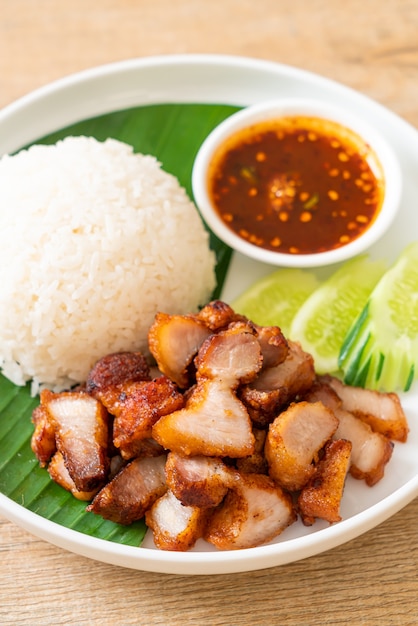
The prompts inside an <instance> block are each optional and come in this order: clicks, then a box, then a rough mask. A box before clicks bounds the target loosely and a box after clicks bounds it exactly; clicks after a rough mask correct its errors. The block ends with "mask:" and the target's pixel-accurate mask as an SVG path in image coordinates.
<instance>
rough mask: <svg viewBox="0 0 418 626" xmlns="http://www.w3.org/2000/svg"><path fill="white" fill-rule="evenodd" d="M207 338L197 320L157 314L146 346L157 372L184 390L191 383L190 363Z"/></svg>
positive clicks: (186, 316) (207, 333)
mask: <svg viewBox="0 0 418 626" xmlns="http://www.w3.org/2000/svg"><path fill="white" fill-rule="evenodd" d="M210 334H211V331H210V330H209V329H208V327H207V326H206V325H205V323H204V322H203V321H201V320H199V319H197V317H196V316H193V315H168V314H167V313H157V315H156V316H155V320H154V323H153V324H152V326H151V328H150V330H149V332H148V343H149V348H150V351H151V354H152V355H153V357H154V358H155V360H156V362H157V365H158V367H159V369H160V371H161V372H162V373H163V374H165V375H166V376H168V377H169V378H170V379H171V380H172V381H174V382H175V383H176V384H177V385H178V386H179V387H180V388H182V389H185V388H187V387H188V386H189V385H190V384H191V382H192V381H193V380H194V372H191V371H190V370H191V369H192V367H191V366H192V361H193V359H194V357H195V356H196V354H197V352H198V350H199V348H200V346H201V345H202V343H203V342H204V340H205V339H206V338H207V337H209V335H210Z"/></svg>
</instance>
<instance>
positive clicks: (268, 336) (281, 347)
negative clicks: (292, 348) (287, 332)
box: [255, 325, 289, 370]
mask: <svg viewBox="0 0 418 626" xmlns="http://www.w3.org/2000/svg"><path fill="white" fill-rule="evenodd" d="M255 328H256V332H257V339H258V341H259V343H260V347H261V354H262V355H263V370H265V369H268V368H269V367H276V365H280V363H283V361H284V360H285V359H286V357H287V356H288V354H289V344H288V342H287V339H286V338H285V336H284V335H283V333H282V331H281V330H280V328H279V327H278V326H257V325H256V326H255Z"/></svg>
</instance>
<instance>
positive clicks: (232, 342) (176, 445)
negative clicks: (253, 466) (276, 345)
mask: <svg viewBox="0 0 418 626" xmlns="http://www.w3.org/2000/svg"><path fill="white" fill-rule="evenodd" d="M195 361H196V365H197V383H196V385H195V387H194V388H193V389H192V390H191V392H190V394H188V396H187V400H186V406H185V407H184V408H183V409H181V410H180V411H175V412H174V413H170V414H169V415H165V416H163V417H161V419H160V420H159V421H158V422H157V423H156V424H155V426H154V427H153V431H152V432H153V437H154V438H155V439H156V441H157V442H158V443H159V444H160V445H162V446H163V447H164V448H166V449H168V450H172V451H174V452H177V453H179V454H182V455H185V456H199V455H204V456H213V457H225V456H229V457H233V458H240V457H243V456H248V455H249V454H252V453H253V452H254V435H253V433H252V428H251V421H250V418H249V415H248V412H247V410H246V408H245V406H244V405H243V404H242V402H241V401H240V400H239V399H238V398H237V396H236V393H235V389H236V388H237V386H238V385H239V383H240V381H242V380H245V381H247V380H249V379H251V378H252V377H254V376H255V375H256V374H257V372H258V371H259V369H260V368H261V363H262V357H261V351H260V345H259V343H258V341H257V339H256V338H255V337H254V335H252V334H250V333H249V332H245V331H244V330H243V329H242V328H241V327H239V328H237V327H233V328H232V329H231V328H229V329H228V330H227V331H220V332H219V333H218V334H216V335H211V336H210V337H209V338H208V339H207V340H206V341H205V342H204V343H203V345H202V347H201V349H200V350H199V353H198V355H197V357H196V359H195Z"/></svg>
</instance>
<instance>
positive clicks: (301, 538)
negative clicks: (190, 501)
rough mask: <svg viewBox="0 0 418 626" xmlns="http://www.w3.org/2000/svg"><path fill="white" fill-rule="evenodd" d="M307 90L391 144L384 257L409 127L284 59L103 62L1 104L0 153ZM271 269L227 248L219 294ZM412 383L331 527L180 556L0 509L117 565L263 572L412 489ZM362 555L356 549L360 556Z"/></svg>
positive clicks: (416, 411) (384, 512) (410, 231)
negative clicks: (387, 450) (107, 119)
mask: <svg viewBox="0 0 418 626" xmlns="http://www.w3.org/2000/svg"><path fill="white" fill-rule="evenodd" d="M282 95H287V96H308V97H317V98H323V99H325V100H327V101H328V102H336V103H343V104H344V105H345V106H346V107H349V108H350V109H351V110H352V111H353V112H354V113H356V114H357V115H360V116H362V117H363V118H364V119H366V120H369V121H371V122H373V123H374V124H375V125H377V126H378V127H379V129H380V130H381V132H382V133H383V134H384V135H385V136H386V138H387V140H388V141H389V142H390V143H391V144H392V146H393V147H394V149H395V152H396V153H397V156H398V158H399V160H400V164H401V168H402V173H403V176H404V189H403V198H402V208H401V211H400V214H399V218H398V219H397V221H396V222H395V224H394V225H393V227H392V229H391V231H390V233H388V234H387V235H386V236H385V237H384V238H383V239H382V240H381V241H380V242H379V243H378V244H376V245H375V246H373V249H372V250H371V253H372V256H382V257H386V258H388V260H389V261H392V260H394V259H395V258H396V256H397V254H398V253H399V252H400V251H401V250H402V248H403V247H404V246H405V245H406V244H407V243H409V241H411V240H412V239H414V238H415V237H416V236H417V235H418V232H415V228H416V223H415V220H416V203H417V198H418V177H417V175H416V172H417V171H418V134H417V132H416V130H415V129H414V128H412V127H411V126H410V125H409V124H407V123H406V122H404V121H403V120H401V119H400V118H399V117H397V116H396V115H394V114H393V113H391V112H390V111H388V110H387V109H385V108H384V107H382V106H380V105H379V104H377V103H375V102H373V101H371V100H370V99H368V98H366V97H365V96H363V95H361V94H359V93H357V92H355V91H353V90H351V89H349V88H347V87H344V86H342V85H340V84H338V83H335V82H332V81H330V80H327V79H325V78H322V77H319V76H316V75H314V74H311V73H307V72H304V71H301V70H297V69H294V68H291V67H287V66H284V65H279V64H276V63H270V62H266V61H257V60H252V59H246V58H239V57H228V56H213V55H185V56H163V57H149V58H143V59H136V60H131V61H127V62H122V63H115V64H111V65H107V66H102V67H99V68H95V69H92V70H89V71H85V72H81V73H79V74H76V75H73V76H70V77H67V78H64V79H62V80H59V81H56V82H55V83H53V84H51V85H48V86H46V87H44V88H41V89H38V90H37V91H35V92H33V93H31V94H29V95H27V96H25V97H23V98H21V99H20V100H18V101H17V102H15V103H13V104H11V105H9V106H8V107H6V108H5V109H3V110H2V111H0V154H2V153H5V152H13V151H16V150H18V149H19V148H21V147H22V146H24V145H26V144H28V143H30V142H32V141H35V140H36V139H38V138H39V137H42V136H44V135H46V134H48V133H51V132H53V131H56V130H59V129H61V128H63V127H65V126H67V125H69V124H72V123H75V122H77V121H80V120H83V119H87V118H89V117H92V116H96V115H100V114H103V113H109V112H112V111H116V110H119V109H124V108H127V107H131V106H136V105H141V104H152V103H163V102H165V103H170V102H171V103H173V102H183V103H187V102H189V103H190V102H205V103H225V104H233V105H249V104H254V103H256V102H259V101H261V100H266V99H269V98H272V99H274V98H277V97H278V96H282ZM272 269H273V268H271V267H269V266H266V265H262V264H259V263H255V262H254V261H251V260H249V259H247V258H244V257H243V256H241V255H239V254H235V255H234V257H233V260H232V263H231V267H230V271H229V274H228V277H227V281H226V284H225V288H224V292H223V296H222V297H223V298H224V299H225V300H229V299H231V298H233V297H234V296H235V295H237V294H238V293H239V292H240V291H241V290H242V289H243V288H245V287H246V286H247V285H249V284H250V283H251V282H252V281H254V280H255V279H256V278H258V277H260V276H262V275H264V274H266V273H267V272H269V271H272ZM417 395H418V389H417V387H415V388H414V389H413V390H411V391H410V392H409V393H408V394H405V395H404V396H402V401H403V405H404V408H405V410H406V413H407V416H408V420H409V424H410V429H411V431H410V435H409V439H408V442H407V443H405V444H396V445H395V450H394V454H393V458H392V459H391V461H390V463H389V465H388V467H387V470H386V475H385V477H384V478H383V479H382V480H381V481H380V482H379V483H378V484H377V485H376V486H374V487H372V488H369V487H366V486H365V485H364V484H363V482H360V481H355V480H352V479H350V478H349V479H348V482H347V486H346V490H345V494H344V498H343V502H342V508H341V512H342V515H343V521H342V522H340V523H339V524H335V525H333V526H328V525H327V524H323V523H321V522H317V523H316V524H314V526H312V527H311V528H306V527H304V526H303V525H302V524H301V523H299V522H298V523H295V524H293V525H292V526H291V527H290V528H288V529H287V530H286V531H285V532H284V533H283V534H282V535H281V536H280V537H279V538H278V539H277V540H276V541H275V542H273V543H271V544H269V545H266V546H261V547H258V548H252V549H248V550H238V551H232V552H219V551H215V550H212V549H211V548H210V547H209V546H208V545H206V544H205V543H204V542H199V543H198V545H196V547H195V548H194V549H193V550H192V551H190V552H186V553H177V552H163V551H159V550H156V549H155V548H154V546H153V545H152V541H151V539H150V538H149V537H147V538H146V540H145V543H144V544H143V546H142V547H140V548H138V547H131V546H124V545H120V544H117V543H112V542H111V541H105V540H102V539H97V538H94V537H90V536H87V535H84V534H82V533H79V532H77V531H74V530H70V529H67V528H65V527H63V526H60V525H59V524H56V523H54V522H51V521H48V520H46V519H44V518H43V517H41V516H39V515H36V514H35V513H32V512H31V511H28V510H27V509H25V508H24V507H23V506H21V505H19V504H16V503H15V502H13V501H12V500H10V499H9V498H7V497H6V496H4V495H3V494H0V513H1V514H2V515H4V516H5V517H7V518H8V519H10V520H12V521H14V522H15V523H16V524H18V525H20V526H22V527H23V528H25V529H26V530H28V531H30V532H31V533H33V534H35V535H37V536H38V537H41V538H42V539H45V540H47V541H49V542H51V543H53V544H55V545H57V546H60V547H62V548H65V549H68V550H71V551H73V552H76V553H78V554H81V555H83V556H86V557H89V558H92V559H96V560H99V561H103V562H106V563H112V564H115V565H120V566H123V567H129V568H133V569H138V570H146V571H153V572H163V573H171V574H226V573H234V572H242V571H250V570H255V569H263V568H268V567H273V566H276V565H282V564H285V563H289V562H291V561H296V560H299V559H303V558H306V557H309V556H312V555H315V554H318V553H320V552H323V551H325V550H329V549H331V548H334V547H335V546H338V545H340V544H342V543H344V542H347V541H349V540H351V539H353V538H354V537H357V536H358V535H360V534H362V533H364V532H366V531H368V530H370V529H371V528H373V527H375V526H377V525H378V524H380V523H381V522H383V521H384V520H385V519H387V518H388V517H390V516H391V515H393V514H394V513H396V512H397V511H399V510H400V509H401V508H402V507H403V506H405V505H406V504H408V503H409V502H410V501H411V500H412V499H413V498H414V497H415V496H416V495H417V494H418V455H417V454H416V450H418V397H417ZM359 558H361V555H359Z"/></svg>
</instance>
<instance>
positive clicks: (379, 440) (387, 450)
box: [334, 409, 393, 486]
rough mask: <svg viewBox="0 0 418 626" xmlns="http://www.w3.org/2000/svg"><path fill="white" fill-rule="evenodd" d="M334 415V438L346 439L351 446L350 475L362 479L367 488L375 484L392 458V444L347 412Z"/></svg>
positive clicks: (337, 411)
mask: <svg viewBox="0 0 418 626" xmlns="http://www.w3.org/2000/svg"><path fill="white" fill-rule="evenodd" d="M335 415H336V417H337V418H338V421H339V425H338V428H337V430H336V431H335V434H334V438H336V439H347V440H348V441H350V442H351V444H352V450H351V465H350V474H351V475H352V476H353V477H354V478H357V479H359V480H363V479H364V480H365V481H366V483H367V485H369V486H372V485H374V484H376V483H377V482H378V481H379V480H380V479H381V478H383V475H384V472H385V466H386V464H387V463H388V461H389V460H390V458H391V456H392V451H393V444H392V442H391V441H390V440H389V439H388V438H387V437H385V436H384V435H382V434H381V433H376V432H374V431H373V430H372V428H371V427H370V426H369V424H366V422H363V421H362V420H360V419H359V418H358V417H356V416H355V415H353V414H352V413H349V412H348V411H345V410H343V409H337V410H336V411H335Z"/></svg>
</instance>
